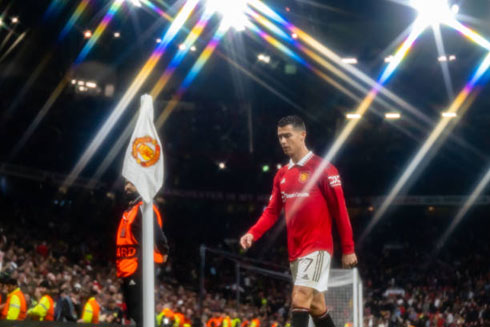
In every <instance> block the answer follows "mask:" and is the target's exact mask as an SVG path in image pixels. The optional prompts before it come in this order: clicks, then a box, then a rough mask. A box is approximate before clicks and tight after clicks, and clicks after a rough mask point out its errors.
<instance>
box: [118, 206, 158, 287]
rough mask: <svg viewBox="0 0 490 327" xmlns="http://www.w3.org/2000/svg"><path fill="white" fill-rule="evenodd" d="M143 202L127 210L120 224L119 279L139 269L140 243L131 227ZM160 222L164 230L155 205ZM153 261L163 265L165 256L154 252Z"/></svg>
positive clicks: (154, 208) (154, 209)
mask: <svg viewBox="0 0 490 327" xmlns="http://www.w3.org/2000/svg"><path fill="white" fill-rule="evenodd" d="M142 204H143V201H140V202H138V203H137V204H135V205H134V206H133V207H132V208H131V209H129V210H126V211H125V212H124V214H123V216H122V218H121V222H120V223H119V228H118V229H117V239H116V268H117V277H123V278H125V277H129V276H131V275H132V274H134V272H135V271H136V270H137V269H138V253H137V246H138V242H137V241H136V238H135V237H134V235H133V232H132V230H131V225H132V224H133V222H134V219H135V218H136V217H137V216H138V210H140V206H141V205H142ZM153 211H154V212H155V214H156V216H157V220H158V225H160V228H162V217H161V215H160V212H159V211H158V208H157V207H156V206H155V205H153ZM153 259H154V261H155V262H156V263H163V255H162V254H161V253H160V252H158V250H157V249H155V250H154V251H153Z"/></svg>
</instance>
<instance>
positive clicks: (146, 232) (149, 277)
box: [142, 202, 155, 327]
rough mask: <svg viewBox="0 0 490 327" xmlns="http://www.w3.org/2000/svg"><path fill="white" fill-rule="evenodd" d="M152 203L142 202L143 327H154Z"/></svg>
mask: <svg viewBox="0 0 490 327" xmlns="http://www.w3.org/2000/svg"><path fill="white" fill-rule="evenodd" d="M153 219H154V218H153V203H151V202H150V203H148V202H143V228H142V229H143V237H142V242H143V327H154V326H155V291H154V290H155V269H154V262H153V243H154V242H155V241H154V233H153Z"/></svg>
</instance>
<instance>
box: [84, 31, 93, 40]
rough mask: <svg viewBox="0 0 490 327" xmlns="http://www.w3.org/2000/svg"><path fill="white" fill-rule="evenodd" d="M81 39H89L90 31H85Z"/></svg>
mask: <svg viewBox="0 0 490 327" xmlns="http://www.w3.org/2000/svg"><path fill="white" fill-rule="evenodd" d="M83 37H84V38H86V39H90V38H91V37H92V31H91V30H86V31H85V32H83Z"/></svg>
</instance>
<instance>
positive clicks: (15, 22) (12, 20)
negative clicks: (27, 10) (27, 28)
mask: <svg viewBox="0 0 490 327" xmlns="http://www.w3.org/2000/svg"><path fill="white" fill-rule="evenodd" d="M10 21H11V22H12V24H17V23H18V22H19V17H12V18H11V19H10Z"/></svg>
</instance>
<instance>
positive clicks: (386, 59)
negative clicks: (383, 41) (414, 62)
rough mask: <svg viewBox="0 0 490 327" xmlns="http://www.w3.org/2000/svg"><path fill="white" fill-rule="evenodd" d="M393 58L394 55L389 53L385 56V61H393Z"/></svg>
mask: <svg viewBox="0 0 490 327" xmlns="http://www.w3.org/2000/svg"><path fill="white" fill-rule="evenodd" d="M393 58H394V57H393V56H391V55H390V56H388V57H386V58H385V62H392V61H393Z"/></svg>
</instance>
